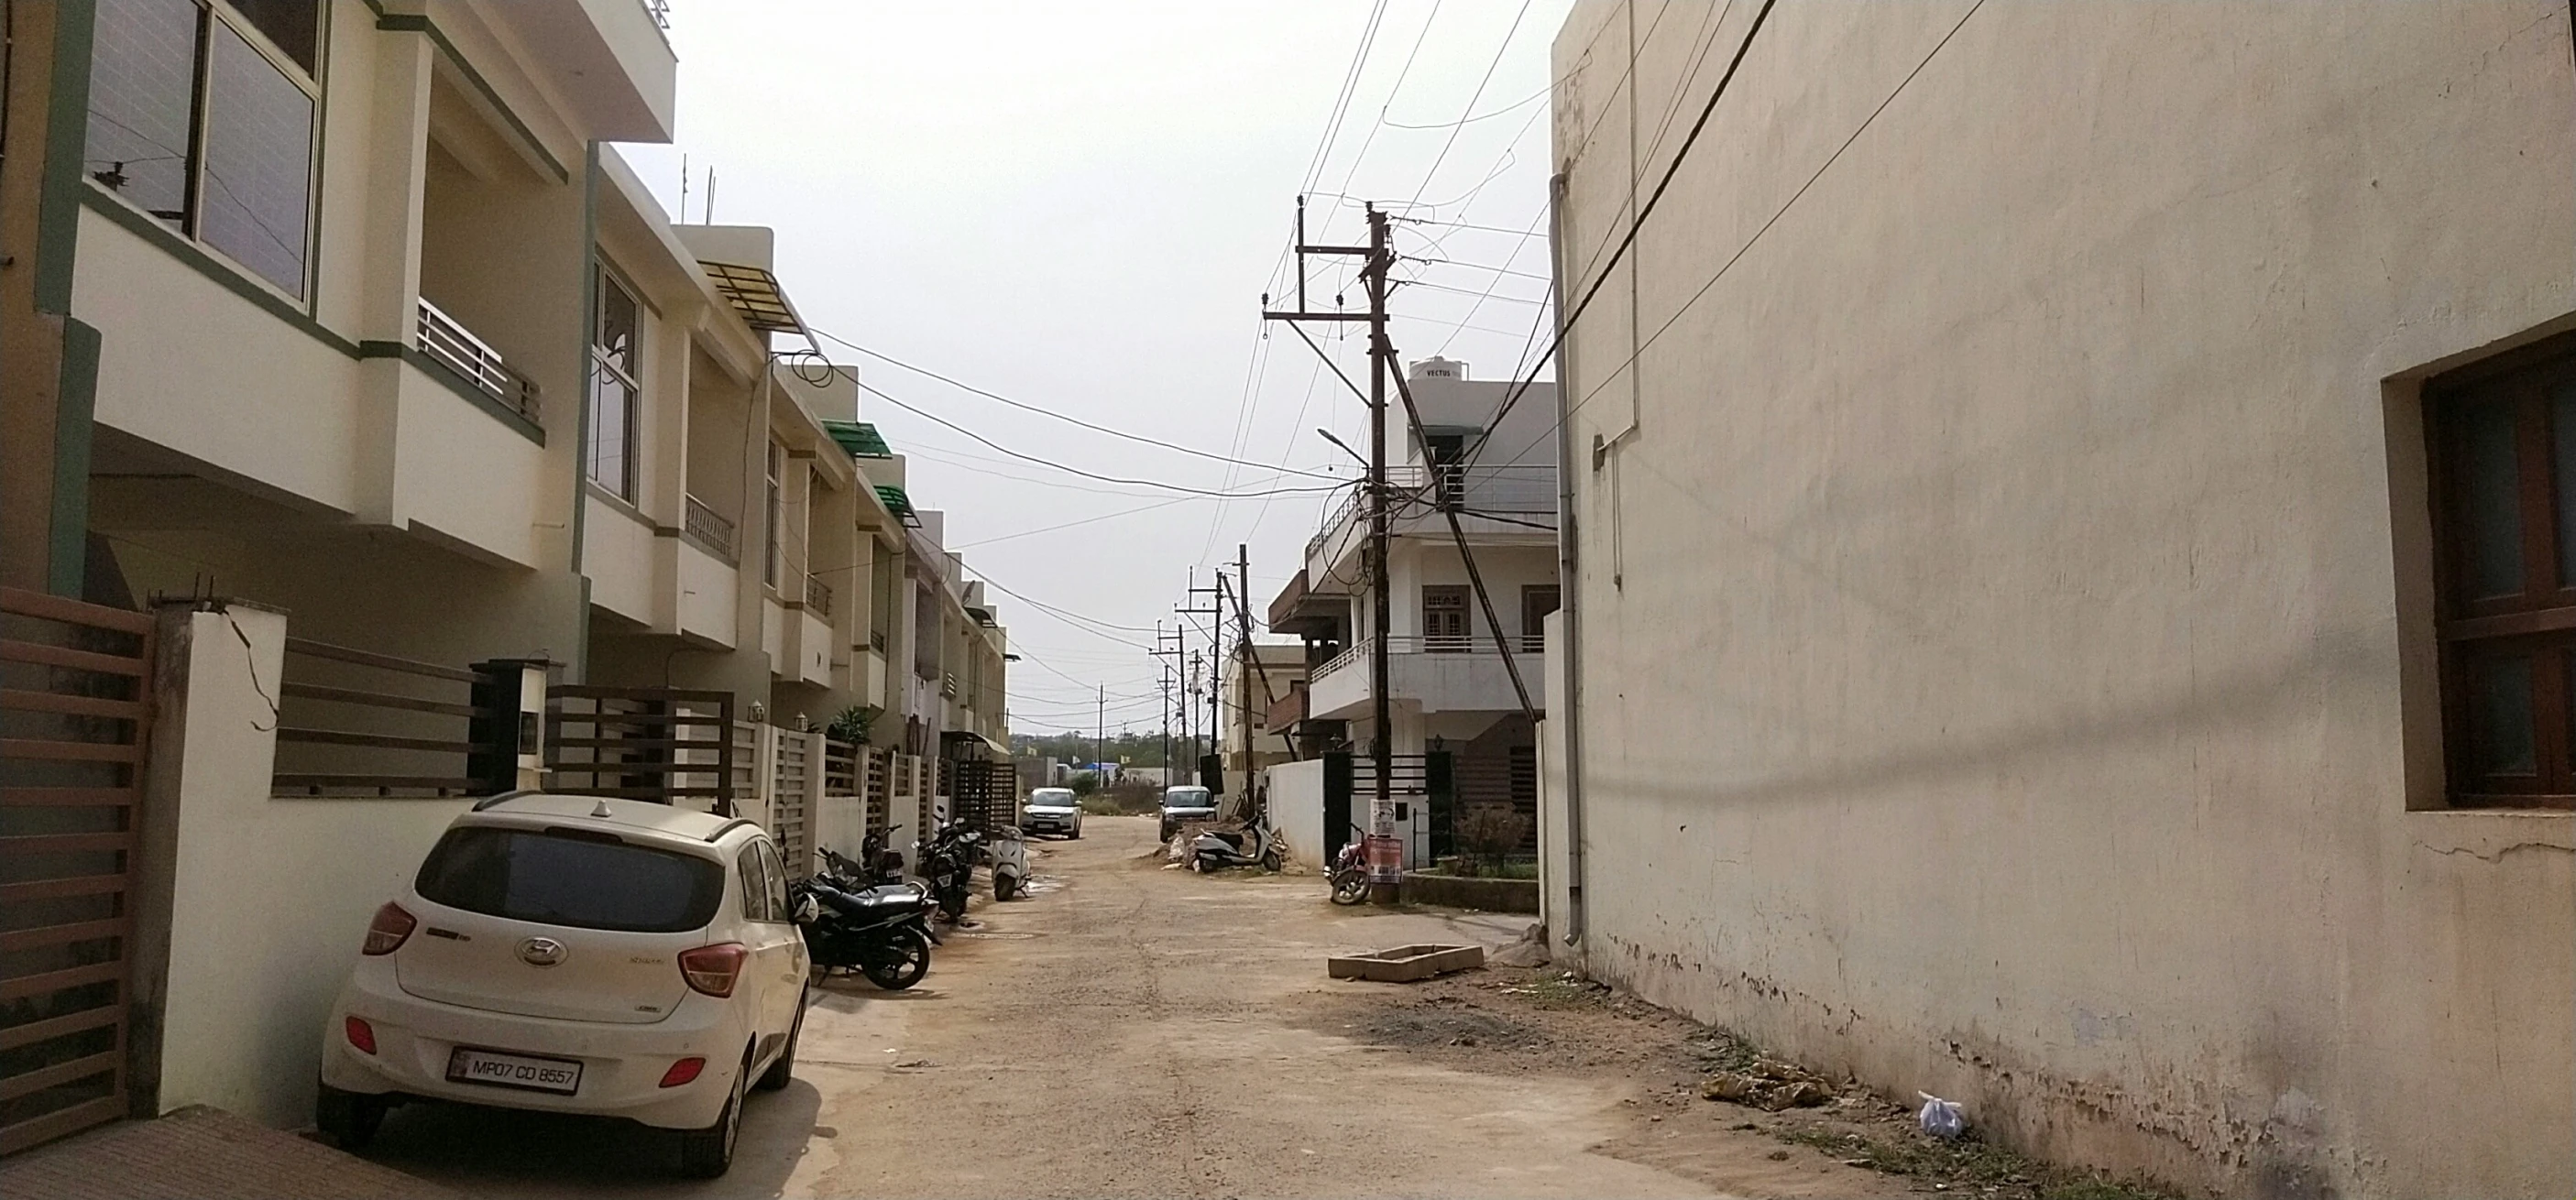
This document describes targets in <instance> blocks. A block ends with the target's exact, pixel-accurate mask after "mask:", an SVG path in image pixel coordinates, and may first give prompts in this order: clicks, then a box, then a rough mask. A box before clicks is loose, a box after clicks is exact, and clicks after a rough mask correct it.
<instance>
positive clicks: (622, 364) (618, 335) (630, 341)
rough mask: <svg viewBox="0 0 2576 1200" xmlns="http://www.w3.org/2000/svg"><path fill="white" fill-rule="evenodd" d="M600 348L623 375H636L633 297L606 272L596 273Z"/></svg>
mask: <svg viewBox="0 0 2576 1200" xmlns="http://www.w3.org/2000/svg"><path fill="white" fill-rule="evenodd" d="M599 351H600V354H601V356H602V357H604V358H606V359H607V360H608V361H609V362H610V363H612V364H615V365H616V367H617V369H618V370H620V371H623V372H625V373H626V377H627V378H629V379H632V378H634V377H635V298H634V297H633V296H629V295H627V294H626V289H624V288H622V287H619V286H617V281H616V280H614V279H611V278H609V277H608V276H607V275H606V274H605V273H603V274H601V275H600V277H599Z"/></svg>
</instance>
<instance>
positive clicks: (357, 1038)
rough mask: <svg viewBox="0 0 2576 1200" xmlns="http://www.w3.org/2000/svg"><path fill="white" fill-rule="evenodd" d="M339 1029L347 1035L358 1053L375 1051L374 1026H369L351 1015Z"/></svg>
mask: <svg viewBox="0 0 2576 1200" xmlns="http://www.w3.org/2000/svg"><path fill="white" fill-rule="evenodd" d="M341 1030H342V1032H345V1033H347V1034H348V1035H349V1044H350V1045H352V1046H355V1047H357V1048H358V1051H359V1053H362V1054H373V1053H375V1052H376V1030H375V1027H374V1026H371V1025H369V1024H367V1023H366V1022H365V1021H363V1020H360V1019H358V1018H356V1017H351V1018H349V1020H348V1021H347V1023H345V1024H344V1025H342V1026H341Z"/></svg>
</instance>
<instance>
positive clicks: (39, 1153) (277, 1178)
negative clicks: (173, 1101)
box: [0, 1108, 464, 1200]
mask: <svg viewBox="0 0 2576 1200" xmlns="http://www.w3.org/2000/svg"><path fill="white" fill-rule="evenodd" d="M0 1196H43V1197H46V1198H47V1200H265V1198H271V1197H273V1198H275V1200H326V1198H327V1200H341V1198H344V1197H356V1196H364V1197H370V1198H377V1200H464V1194H463V1193H461V1192H454V1191H450V1190H448V1189H446V1188H443V1187H440V1186H438V1185H436V1184H433V1183H430V1182H428V1181H426V1180H422V1179H418V1178H415V1177H413V1176H410V1175H405V1174H403V1173H402V1172H400V1171H396V1170H393V1169H391V1168H389V1167H380V1166H377V1165H376V1164H374V1163H371V1162H368V1161H366V1160H365V1159H362V1158H357V1157H354V1156H351V1155H347V1154H343V1153H341V1152H339V1151H337V1150H334V1149H332V1148H330V1147H328V1146H325V1145H323V1144H321V1143H319V1142H315V1141H312V1140H309V1139H307V1138H304V1137H300V1136H298V1135H296V1134H292V1133H286V1132H283V1131H281V1130H276V1129H270V1128H268V1127H267V1126H265V1125H260V1124H257V1123H255V1122H252V1121H246V1120H243V1119H242V1118H240V1117H237V1116H234V1115H233V1114H231V1113H228V1112H224V1111H222V1110H220V1109H212V1108H189V1109H181V1110H180V1111H178V1112H175V1113H172V1114H170V1115H169V1116H166V1117H163V1118H161V1119H160V1120H157V1121H124V1122H120V1123H118V1124H114V1125H109V1126H106V1127H104V1128H101V1129H97V1130H93V1131H91V1132H88V1133H84V1134H81V1135H79V1136H77V1137H73V1138H69V1139H66V1140H64V1141H61V1142H57V1143H55V1144H53V1145H51V1146H41V1147H38V1148H36V1149H34V1150H30V1151H27V1152H26V1153H24V1154H21V1155H18V1156H16V1157H14V1158H10V1159H6V1160H0Z"/></svg>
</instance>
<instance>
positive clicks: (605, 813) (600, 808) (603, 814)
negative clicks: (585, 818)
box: [590, 796, 617, 820]
mask: <svg viewBox="0 0 2576 1200" xmlns="http://www.w3.org/2000/svg"><path fill="white" fill-rule="evenodd" d="M590 815H592V816H594V817H598V818H600V819H602V820H606V819H607V818H609V817H613V816H616V815H617V810H615V809H612V808H610V807H608V799H607V798H606V797H604V796H603V797H601V798H600V801H599V803H597V804H594V805H592V806H591V808H590Z"/></svg>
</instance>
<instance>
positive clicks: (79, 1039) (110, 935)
mask: <svg viewBox="0 0 2576 1200" xmlns="http://www.w3.org/2000/svg"><path fill="white" fill-rule="evenodd" d="M152 655H153V626H152V618H150V617H149V616H146V615H145V614H142V613H137V612H128V611H125V610H123V609H114V608H104V607H100V606H97V605H91V604H82V603H80V602H78V601H73V600H65V599H63V598H61V597H57V596H48V595H44V594H42V593H36V592H25V591H19V590H17V589H13V588H0V1154H6V1153H15V1152H17V1151H20V1150H24V1149H26V1148H27V1147H30V1146H34V1145H37V1144H40V1143H43V1142H46V1141H50V1140H52V1139H54V1138H58V1137H61V1136H63V1135H65V1134H69V1133H73V1132H77V1131H79V1130H81V1129H86V1128H88V1127H90V1126H92V1125H96V1124H100V1123H102V1122H106V1121H112V1120H115V1119H117V1118H119V1117H122V1116H124V1115H125V1113H126V1029H127V1022H128V1015H129V1006H130V1003H131V996H130V994H129V990H128V985H129V980H130V974H131V963H130V958H131V955H132V940H133V913H132V910H131V907H130V904H131V901H130V899H129V896H130V893H131V890H132V888H133V884H134V879H133V871H134V848H135V847H134V838H135V836H136V831H137V830H138V829H139V828H140V824H139V821H138V818H139V817H140V815H141V804H142V784H143V759H144V754H145V751H146V748H147V746H148V744H149V741H150V736H149V735H150V732H151V700H152V689H151V683H152Z"/></svg>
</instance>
